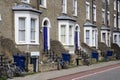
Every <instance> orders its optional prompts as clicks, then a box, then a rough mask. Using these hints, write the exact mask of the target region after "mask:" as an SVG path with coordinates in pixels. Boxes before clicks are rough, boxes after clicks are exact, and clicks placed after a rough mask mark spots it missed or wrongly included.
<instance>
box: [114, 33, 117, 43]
mask: <svg viewBox="0 0 120 80" xmlns="http://www.w3.org/2000/svg"><path fill="white" fill-rule="evenodd" d="M114 43H117V35H114Z"/></svg>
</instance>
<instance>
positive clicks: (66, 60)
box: [62, 53, 70, 63]
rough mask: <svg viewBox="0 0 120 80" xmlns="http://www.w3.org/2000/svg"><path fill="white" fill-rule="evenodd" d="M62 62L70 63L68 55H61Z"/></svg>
mask: <svg viewBox="0 0 120 80" xmlns="http://www.w3.org/2000/svg"><path fill="white" fill-rule="evenodd" d="M62 60H63V61H65V62H69V63H70V54H68V53H62Z"/></svg>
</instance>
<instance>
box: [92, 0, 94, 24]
mask: <svg viewBox="0 0 120 80" xmlns="http://www.w3.org/2000/svg"><path fill="white" fill-rule="evenodd" d="M93 2H94V0H92V24H94V20H93V19H94V16H93V11H94V10H93V9H94V8H93V5H94V3H93Z"/></svg>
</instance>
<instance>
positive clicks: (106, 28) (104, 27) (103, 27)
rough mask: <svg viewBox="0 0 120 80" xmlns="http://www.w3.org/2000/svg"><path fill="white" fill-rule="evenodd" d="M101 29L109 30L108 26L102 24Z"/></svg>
mask: <svg viewBox="0 0 120 80" xmlns="http://www.w3.org/2000/svg"><path fill="white" fill-rule="evenodd" d="M101 30H108V31H110V27H106V26H102V27H101Z"/></svg>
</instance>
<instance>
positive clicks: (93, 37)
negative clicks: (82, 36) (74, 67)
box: [92, 30, 95, 45]
mask: <svg viewBox="0 0 120 80" xmlns="http://www.w3.org/2000/svg"><path fill="white" fill-rule="evenodd" d="M94 43H95V31H94V30H92V45H94Z"/></svg>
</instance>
